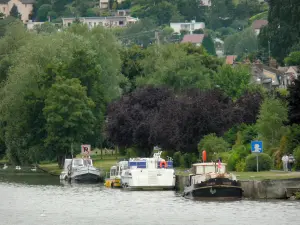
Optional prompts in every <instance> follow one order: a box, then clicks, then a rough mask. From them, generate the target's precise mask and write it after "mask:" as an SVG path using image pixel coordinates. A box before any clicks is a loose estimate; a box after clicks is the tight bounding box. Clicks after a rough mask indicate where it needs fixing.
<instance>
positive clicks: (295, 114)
mask: <svg viewBox="0 0 300 225" xmlns="http://www.w3.org/2000/svg"><path fill="white" fill-rule="evenodd" d="M288 91H289V96H288V98H287V101H288V107H289V112H288V113H289V121H290V124H293V123H296V124H300V79H299V78H297V79H296V80H294V82H293V83H292V84H291V85H290V86H289V87H288Z"/></svg>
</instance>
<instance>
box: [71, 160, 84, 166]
mask: <svg viewBox="0 0 300 225" xmlns="http://www.w3.org/2000/svg"><path fill="white" fill-rule="evenodd" d="M73 165H74V166H83V160H82V159H79V160H74V162H73Z"/></svg>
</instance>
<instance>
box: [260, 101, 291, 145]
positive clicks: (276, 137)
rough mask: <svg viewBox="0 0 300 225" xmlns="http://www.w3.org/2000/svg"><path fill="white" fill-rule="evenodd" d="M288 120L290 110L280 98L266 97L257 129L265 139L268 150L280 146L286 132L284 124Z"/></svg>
mask: <svg viewBox="0 0 300 225" xmlns="http://www.w3.org/2000/svg"><path fill="white" fill-rule="evenodd" d="M287 121H288V110H287V107H286V105H284V104H283V103H282V102H281V101H280V100H277V99H265V100H264V102H263V103H262V105H261V108H260V112H259V116H258V120H257V125H256V126H257V130H258V134H259V137H261V138H262V140H263V141H264V143H265V144H264V146H265V147H266V149H267V150H270V148H271V147H275V146H278V144H279V142H280V139H281V136H282V134H283V133H284V131H285V129H284V124H285V123H286V122H287Z"/></svg>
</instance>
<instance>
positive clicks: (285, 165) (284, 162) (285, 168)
mask: <svg viewBox="0 0 300 225" xmlns="http://www.w3.org/2000/svg"><path fill="white" fill-rule="evenodd" d="M281 160H282V166H283V171H284V172H287V171H288V161H289V157H288V156H287V155H286V154H284V155H283V156H282V158H281Z"/></svg>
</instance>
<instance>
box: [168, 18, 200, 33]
mask: <svg viewBox="0 0 300 225" xmlns="http://www.w3.org/2000/svg"><path fill="white" fill-rule="evenodd" d="M170 27H171V28H172V29H173V30H174V33H180V31H181V30H185V31H188V32H190V34H192V33H193V31H194V30H198V29H204V28H205V23H203V22H196V21H195V20H192V21H191V22H186V23H170Z"/></svg>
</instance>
